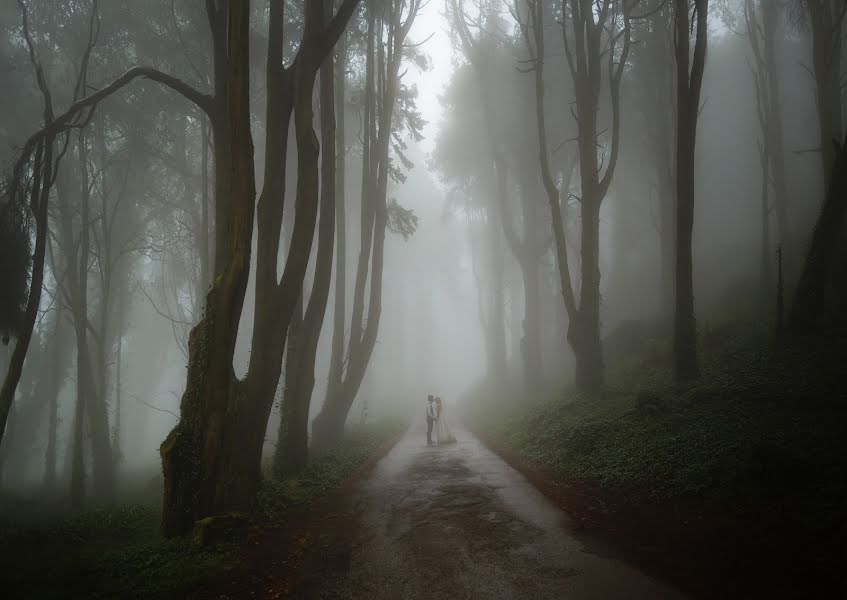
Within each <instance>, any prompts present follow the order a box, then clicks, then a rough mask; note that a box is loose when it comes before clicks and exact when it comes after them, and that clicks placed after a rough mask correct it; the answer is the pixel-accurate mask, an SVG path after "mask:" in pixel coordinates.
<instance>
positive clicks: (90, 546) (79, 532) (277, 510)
mask: <svg viewBox="0 0 847 600" xmlns="http://www.w3.org/2000/svg"><path fill="white" fill-rule="evenodd" d="M403 429H404V426H403V424H402V423H397V422H390V423H387V422H386V423H379V424H374V425H369V426H365V427H363V428H356V430H354V431H352V432H351V433H350V435H349V436H348V438H347V439H346V440H345V442H344V444H343V445H342V446H341V447H340V448H338V449H337V450H335V451H333V452H331V453H330V454H329V455H328V456H326V457H324V458H322V459H320V460H318V461H315V462H314V463H313V464H312V465H311V466H310V467H309V468H308V469H307V471H306V472H304V473H303V474H302V475H301V476H300V477H298V478H296V479H288V480H285V481H277V480H274V479H270V478H268V479H267V480H266V481H265V482H264V483H263V487H262V490H261V492H260V496H259V500H258V502H257V506H256V509H255V511H254V513H253V514H252V515H250V531H249V534H248V539H247V541H237V540H236V541H233V542H230V543H222V544H218V545H215V546H209V547H198V546H196V545H194V544H193V543H192V541H191V540H190V539H176V540H165V539H163V538H162V537H161V536H160V535H159V523H160V520H161V509H160V507H159V506H158V505H157V504H156V503H155V502H152V501H151V502H150V503H146V504H134V505H122V506H119V507H115V508H104V509H98V510H93V511H89V512H85V513H81V514H78V515H75V516H72V517H61V518H57V519H54V520H52V521H50V522H49V523H47V524H46V525H43V526H40V527H20V526H18V525H16V524H15V520H14V515H8V514H7V515H3V521H2V523H0V596H2V597H3V598H10V599H19V598H20V599H22V600H23V599H27V600H29V599H35V598H37V599H42V598H44V599H50V598H56V599H58V598H62V599H65V598H86V599H88V598H184V597H185V596H186V594H188V593H189V592H190V591H192V590H195V589H197V588H199V587H202V585H203V584H204V582H206V581H209V580H215V579H217V578H219V577H221V576H222V575H221V574H223V573H227V572H229V571H231V570H235V569H239V568H240V566H241V563H240V561H241V558H242V554H243V550H244V548H245V547H248V546H249V545H250V544H251V543H252V541H253V540H255V539H259V538H263V537H265V536H267V535H269V532H271V531H274V530H276V529H277V528H279V527H281V526H282V525H283V524H284V523H286V522H288V521H289V520H290V519H292V518H296V515H297V514H298V513H302V512H303V511H304V507H307V506H310V505H311V504H312V503H313V502H315V501H317V499H319V498H320V497H323V496H325V495H327V494H330V493H331V492H332V490H334V489H336V488H337V487H338V486H340V485H342V484H343V482H344V481H346V480H347V479H348V478H350V477H354V476H355V473H356V472H357V469H360V468H362V466H363V465H364V464H366V463H367V462H368V461H369V460H372V459H373V457H374V456H375V455H377V454H378V453H379V452H380V451H382V450H383V449H384V447H385V445H386V444H387V443H388V444H389V445H390V443H393V442H394V441H395V440H396V438H397V435H398V434H399V432H401V431H402V430H403Z"/></svg>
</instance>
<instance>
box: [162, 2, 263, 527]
mask: <svg viewBox="0 0 847 600" xmlns="http://www.w3.org/2000/svg"><path fill="white" fill-rule="evenodd" d="M210 20H211V21H212V22H213V29H215V26H214V24H217V25H218V29H217V31H213V38H214V44H215V47H216V52H217V53H220V52H221V50H220V49H221V48H225V49H226V60H225V67H221V66H220V60H219V59H218V57H216V59H217V60H216V63H217V69H216V71H217V73H216V76H217V77H220V76H221V74H222V73H221V71H223V74H224V77H225V78H224V82H223V84H222V86H220V87H219V88H218V92H219V95H218V97H217V106H216V112H215V113H214V117H213V119H212V121H213V134H214V154H215V175H216V178H215V179H216V181H215V199H216V223H215V225H216V227H215V230H216V244H215V248H216V250H215V266H216V268H215V272H216V276H215V279H214V281H213V283H212V287H211V289H210V291H209V293H208V294H207V296H206V307H205V314H204V316H203V319H202V320H201V321H200V322H199V323H198V324H197V325H196V326H195V327H194V329H193V330H192V331H191V333H190V336H189V342H188V345H189V350H188V352H189V356H188V378H187V382H186V389H185V392H184V394H183V396H182V401H181V404H180V421H179V423H178V424H177V425H176V427H175V428H174V429H173V430H172V431H171V433H170V434H169V435H168V437H167V438H166V439H165V441H164V442H163V443H162V445H161V447H160V454H161V456H162V471H163V474H164V500H163V514H162V530H163V533H164V534H165V535H169V536H170V535H179V534H184V533H186V532H188V531H189V530H190V529H191V527H192V526H193V525H194V522H195V521H196V520H197V519H199V518H201V517H204V516H208V515H215V514H219V513H223V512H228V511H232V510H246V509H247V508H248V507H249V504H250V502H251V501H252V493H251V492H252V491H253V490H254V489H255V486H256V485H257V480H258V473H257V472H258V465H257V466H256V467H255V469H250V470H247V471H243V470H234V471H233V470H231V467H232V466H233V465H232V464H231V456H232V455H233V454H237V453H239V452H240V451H241V449H240V448H239V447H240V446H241V445H242V444H246V443H247V440H243V439H238V434H240V433H242V432H245V431H249V430H250V429H251V427H250V425H254V423H251V421H252V419H251V415H250V413H249V412H243V411H241V410H240V408H241V406H242V403H240V402H238V396H239V394H240V393H242V390H241V385H240V384H239V382H238V381H237V380H236V378H235V375H234V372H233V367H232V358H233V354H234V351H235V341H236V337H237V333H238V323H239V320H240V318H241V310H242V306H243V302H244V295H245V292H246V290H247V280H248V276H249V268H250V242H251V237H252V229H253V213H254V201H255V182H254V174H253V140H252V137H251V133H250V97H249V92H250V88H249V72H250V63H249V33H250V3H249V2H240V1H239V0H229V2H228V5H227V8H226V9H225V10H224V11H223V14H221V13H218V14H216V15H210ZM221 20H225V21H226V23H227V26H226V34H225V37H223V34H222V29H223V27H222V26H221V25H220V23H221ZM259 435H261V436H263V435H264V430H262V432H261V433H260V434H259Z"/></svg>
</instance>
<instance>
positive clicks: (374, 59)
mask: <svg viewBox="0 0 847 600" xmlns="http://www.w3.org/2000/svg"><path fill="white" fill-rule="evenodd" d="M403 6H404V5H403V4H391V5H390V6H389V10H386V11H385V14H382V15H380V16H379V17H377V15H376V10H375V8H376V7H375V6H374V3H373V2H369V3H368V34H367V43H366V45H367V58H366V67H365V107H364V108H365V118H364V129H365V131H364V144H363V165H362V216H361V223H362V238H361V245H360V250H359V262H358V267H357V272H356V283H355V287H354V290H353V310H352V316H351V320H350V342H349V345H348V353H347V360H348V363H347V370H346V374H345V375H346V376H345V378H344V381H343V382H342V383H341V385H330V386H329V388H328V390H327V396H326V399H325V401H324V404H323V406H322V408H321V412H320V413H319V414H318V416H317V417H316V418H315V421H314V423H313V424H312V433H313V444H312V446H313V448H314V450H315V451H316V452H317V453H321V452H324V451H325V450H326V449H327V448H329V447H330V446H332V445H333V444H335V443H337V442H338V441H339V440H340V439H341V437H342V436H343V433H344V424H345V422H346V421H347V415H348V413H349V411H350V406H351V405H352V403H353V400H354V399H355V398H356V395H357V394H358V393H359V388H360V386H361V384H362V380H363V379H364V376H365V372H366V371H367V367H368V364H369V362H370V359H371V356H372V354H373V349H374V346H375V345H376V340H377V335H378V333H379V324H380V317H381V315H382V277H383V263H384V255H385V230H386V228H387V226H388V205H387V193H388V173H389V168H390V163H389V150H390V140H391V134H392V117H393V113H394V106H395V99H396V96H397V92H398V87H399V70H400V64H401V63H402V61H403V44H404V42H405V39H406V36H407V35H408V33H409V30H410V29H411V26H412V23H413V22H414V19H415V16H416V15H417V11H418V9H419V7H420V3H419V2H418V1H417V0H412V2H410V3H409V5H408V14H407V16H406V20H405V21H401V17H402V8H403ZM377 23H379V27H377ZM383 32H387V35H385V41H384V40H383ZM377 34H378V35H379V43H378V44H377V39H376V36H377ZM375 70H378V71H379V75H378V76H377V74H376V73H375V72H374V71H375ZM377 82H379V87H378V88H376V89H375V86H376V84H377ZM369 258H370V273H368V262H369ZM368 277H369V278H370V294H369V296H368V301H367V319H365V316H364V315H365V312H364V309H365V287H366V283H367V279H368Z"/></svg>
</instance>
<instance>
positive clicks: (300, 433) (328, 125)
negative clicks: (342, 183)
mask: <svg viewBox="0 0 847 600" xmlns="http://www.w3.org/2000/svg"><path fill="white" fill-rule="evenodd" d="M334 75H335V65H334V61H333V59H332V57H331V56H330V57H329V58H327V59H326V60H325V61H324V64H323V66H322V67H321V99H320V105H321V108H320V110H321V141H322V152H321V159H322V162H321V200H320V203H321V206H320V221H319V224H318V229H319V240H318V252H317V256H316V257H315V279H314V284H313V285H312V293H311V295H310V297H309V304H308V306H307V308H306V313H305V315H304V316H303V321H302V323H301V324H300V326H299V331H298V332H297V335H296V336H295V338H296V339H295V340H292V341H291V342H290V343H289V347H288V351H289V352H290V353H291V356H292V357H293V361H292V363H293V364H291V363H290V365H291V366H292V367H293V369H289V370H288V371H287V373H286V380H285V383H286V386H285V395H284V396H283V400H282V408H283V410H282V422H281V424H280V439H279V442H278V443H277V447H276V455H275V460H274V471H275V473H276V475H277V476H285V475H291V474H295V473H298V472H300V471H302V470H303V469H304V468H305V467H306V463H307V461H308V457H309V453H308V429H309V407H310V405H311V400H312V392H313V391H314V387H315V361H316V359H317V352H318V341H319V339H320V335H321V329H322V326H323V322H324V316H325V315H326V306H327V301H328V300H329V288H330V285H331V283H332V251H333V244H334V239H333V238H334V237H335V192H336V190H335V160H336V158H335V157H336V129H335V107H334V102H335V97H334V96H335V87H334V84H333V79H334ZM301 304H302V300H301ZM300 310H302V308H301V309H300ZM289 384H290V385H289Z"/></svg>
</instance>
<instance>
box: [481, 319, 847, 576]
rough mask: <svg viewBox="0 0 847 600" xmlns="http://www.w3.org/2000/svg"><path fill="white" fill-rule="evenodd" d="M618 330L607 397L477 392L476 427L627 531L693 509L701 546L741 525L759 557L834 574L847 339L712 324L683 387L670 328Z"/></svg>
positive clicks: (558, 391)
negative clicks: (781, 557)
mask: <svg viewBox="0 0 847 600" xmlns="http://www.w3.org/2000/svg"><path fill="white" fill-rule="evenodd" d="M627 329H629V331H627ZM612 335H613V336H614V337H616V338H617V339H615V342H614V343H615V345H616V346H617V347H618V348H619V349H625V350H626V352H624V353H623V354H620V355H619V356H618V357H617V358H615V359H614V360H611V359H610V360H609V363H610V364H609V367H610V385H609V389H608V391H606V392H605V393H603V394H602V395H601V396H599V397H598V396H595V397H589V396H585V395H581V394H577V393H575V392H572V391H571V390H570V389H567V388H565V389H563V387H561V386H559V387H556V388H555V389H553V390H548V391H544V392H539V393H537V394H536V395H535V396H534V397H527V395H526V394H520V393H519V392H515V393H512V394H509V393H503V392H499V393H498V392H496V391H495V390H492V389H482V388H480V389H478V390H476V392H475V393H474V395H473V396H474V397H473V398H470V399H469V400H470V402H469V403H468V405H469V408H468V412H467V416H466V418H467V419H468V422H469V423H470V424H471V425H472V427H474V428H476V429H478V430H479V431H481V432H482V433H483V434H485V435H487V436H489V437H490V438H493V440H495V441H496V443H500V444H502V445H504V446H505V447H506V448H508V449H509V450H510V451H514V452H515V453H516V454H517V455H518V456H519V457H521V459H522V460H525V461H526V462H527V464H529V465H532V467H534V468H537V469H539V470H542V471H545V472H547V473H550V474H552V476H553V477H555V478H558V479H559V480H560V481H562V482H564V483H568V484H572V485H577V486H584V487H583V488H582V489H588V490H589V495H592V496H594V497H593V498H592V499H591V500H589V501H588V502H587V503H588V504H602V505H603V506H605V508H604V510H603V511H602V512H605V511H606V510H610V511H618V512H621V513H625V514H626V515H627V516H626V518H625V519H624V521H629V522H630V524H629V525H627V524H625V525H624V527H629V526H630V525H631V526H632V528H633V529H635V528H638V527H640V526H639V525H638V524H637V521H638V515H639V514H641V515H647V514H649V515H650V520H651V522H653V523H654V526H655V529H656V531H658V530H661V529H662V528H663V525H662V524H661V523H659V522H658V521H660V520H661V519H662V518H663V517H662V515H663V514H664V515H666V516H667V519H666V520H668V522H669V523H670V522H671V521H673V520H674V519H676V518H677V512H678V511H679V510H680V509H681V508H683V509H684V510H685V511H687V512H685V514H686V515H692V514H693V515H695V517H694V518H696V519H702V520H703V523H705V525H703V527H702V528H701V529H702V532H701V533H702V535H703V536H704V539H703V543H704V544H706V539H705V538H706V537H709V536H711V535H712V533H714V536H715V537H717V536H720V535H726V532H727V531H733V530H738V531H739V532H740V536H739V537H746V538H748V539H749V541H750V542H751V544H752V545H753V550H752V551H756V548H755V545H756V544H759V545H762V546H769V547H768V548H767V551H768V552H770V551H775V549H776V548H777V547H779V546H780V545H785V546H788V545H792V544H795V545H796V546H795V548H794V550H793V552H792V553H793V554H794V555H795V556H804V560H806V559H807V558H809V557H811V558H809V560H812V561H814V560H817V561H818V562H819V563H820V564H819V566H820V568H821V569H822V570H826V569H827V568H828V567H827V566H826V565H827V564H830V563H832V562H833V558H834V557H835V556H838V555H839V554H835V553H838V552H841V551H842V550H843V548H844V541H845V540H847V518H845V511H844V503H845V500H847V455H845V453H844V441H845V440H846V439H847V406H845V404H844V398H845V396H847V363H846V362H845V361H844V357H845V356H847V336H844V335H841V334H836V333H830V334H829V335H828V336H827V337H826V338H820V339H818V340H817V342H816V343H815V344H814V345H809V344H806V345H803V346H800V345H796V344H779V345H777V344H773V343H771V339H772V335H771V333H770V331H769V330H768V329H767V327H766V326H764V325H762V324H760V323H758V322H756V321H754V320H752V319H750V320H733V321H728V322H726V323H723V324H721V325H719V326H714V327H711V328H709V329H704V331H702V332H701V335H700V336H699V338H700V340H701V343H700V347H699V353H700V355H701V357H702V361H703V363H702V364H703V372H702V377H701V379H700V380H698V381H697V382H693V383H691V384H685V385H678V384H674V383H673V382H672V374H671V373H670V372H669V371H668V370H666V369H664V368H663V367H662V366H661V365H666V364H668V361H667V355H668V353H669V351H670V345H669V343H667V341H665V340H664V339H663V338H662V337H661V335H651V334H648V333H645V331H644V328H643V327H640V326H639V327H636V326H635V325H633V324H630V325H627V326H624V327H622V328H620V329H619V330H617V331H616V332H614V333H613V334H612ZM645 511H646V512H645ZM599 518H600V520H601V522H602V520H603V518H605V517H599ZM680 518H682V517H680ZM688 518H689V517H688V516H686V517H685V519H688ZM718 522H720V525H718V524H717V523H718ZM601 525H602V524H601ZM619 525H620V523H619V522H616V525H615V527H618V526H619ZM710 526H713V527H712V533H710ZM667 528H668V529H672V528H676V529H679V531H683V532H684V528H683V527H682V524H680V523H673V525H668V527H667ZM741 530H743V531H741ZM677 533H679V532H674V533H673V535H674V536H676V535H677ZM757 536H759V537H757ZM679 537H680V540H678V541H680V542H681V543H682V544H683V545H689V546H690V545H693V544H696V543H697V539H696V538H693V537H692V538H688V539H687V538H686V537H685V536H684V535H681V536H679ZM714 541H715V543H720V540H714ZM612 542H613V543H614V539H612ZM656 543H657V544H661V543H662V541H660V540H656ZM839 549H842V550H839ZM675 550H680V549H674V551H675ZM806 550H808V551H809V554H808V555H807V556H805V555H804V554H803V553H804V552H805V551H806ZM680 551H681V550H680ZM684 551H685V552H690V551H692V550H691V549H690V548H686V549H685V550H684ZM840 555H841V556H843V554H840ZM747 558H749V557H747ZM773 568H777V567H776V566H772V569H773ZM830 575H832V573H830Z"/></svg>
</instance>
